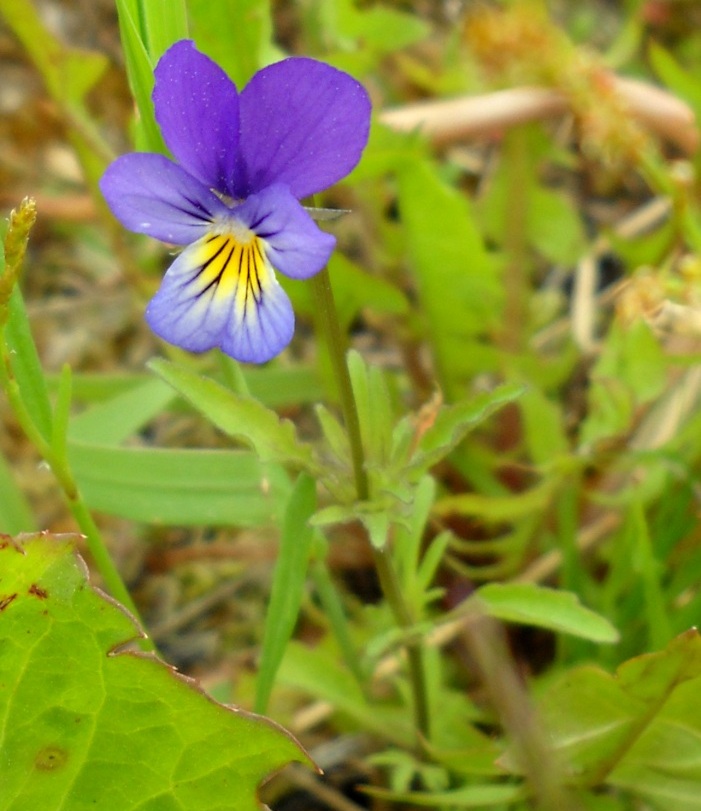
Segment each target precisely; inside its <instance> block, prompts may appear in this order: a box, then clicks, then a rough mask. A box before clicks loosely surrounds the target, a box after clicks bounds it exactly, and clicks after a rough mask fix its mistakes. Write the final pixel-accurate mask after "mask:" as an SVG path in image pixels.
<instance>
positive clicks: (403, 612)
mask: <svg viewBox="0 0 701 811" xmlns="http://www.w3.org/2000/svg"><path fill="white" fill-rule="evenodd" d="M311 286H312V295H313V297H314V304H315V312H316V315H317V324H318V329H319V331H320V332H321V333H322V334H323V337H324V340H325V342H326V346H327V347H328V350H329V355H330V358H331V366H332V368H333V372H334V376H335V378H336V383H337V386H338V393H339V396H340V400H341V408H342V410H343V417H344V420H345V423H346V430H347V431H348V441H349V444H350V448H351V460H352V464H353V475H354V478H355V489H356V492H357V495H358V500H359V501H368V500H369V498H370V484H369V481H368V475H367V471H366V469H365V452H364V450H363V441H362V436H361V433H360V420H359V418H358V409H357V406H356V402H355V396H354V395H353V386H352V384H351V379H350V373H349V371H348V365H347V363H346V355H345V350H346V346H345V339H344V336H343V335H342V334H341V329H340V327H339V323H338V315H337V312H336V304H335V302H334V298H333V290H332V289H331V279H330V277H329V272H328V269H327V268H324V269H323V270H322V271H321V272H320V273H318V274H317V275H316V276H314V277H313V278H312V279H311ZM371 548H372V551H373V558H374V562H375V567H376V570H377V574H378V577H379V580H380V585H381V587H382V591H383V593H384V595H385V599H386V600H387V603H388V605H389V607H390V609H391V611H392V613H393V615H394V618H395V621H396V622H397V625H398V626H399V627H400V628H403V629H409V628H411V627H413V625H414V624H415V623H414V620H413V617H412V615H411V611H410V609H409V607H408V605H407V603H406V601H405V600H404V595H403V594H402V590H401V587H400V584H399V578H398V576H397V572H396V569H395V568H394V565H393V563H392V559H391V557H390V555H389V552H388V550H387V548H386V547H383V548H382V549H378V548H377V547H376V546H375V545H374V544H371ZM406 647H407V660H408V665H409V681H410V684H411V690H412V695H413V699H414V723H415V726H416V729H417V731H418V733H419V734H420V735H421V736H422V737H423V738H424V739H426V740H428V738H429V732H430V723H429V720H430V716H429V711H428V699H427V691H426V679H425V676H424V663H423V651H422V647H421V642H420V641H418V642H415V643H413V642H412V643H409V644H407V646H406Z"/></svg>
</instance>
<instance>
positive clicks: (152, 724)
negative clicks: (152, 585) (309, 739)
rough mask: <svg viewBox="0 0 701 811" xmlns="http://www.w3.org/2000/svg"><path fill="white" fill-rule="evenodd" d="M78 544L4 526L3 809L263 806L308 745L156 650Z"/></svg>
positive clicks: (0, 662)
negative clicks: (224, 698) (103, 589)
mask: <svg viewBox="0 0 701 811" xmlns="http://www.w3.org/2000/svg"><path fill="white" fill-rule="evenodd" d="M137 636H138V631H137V629H136V627H135V624H134V622H133V620H132V619H131V617H130V616H129V615H128V614H127V613H126V612H125V611H123V610H122V609H121V608H120V607H119V606H117V605H116V604H115V603H114V602H112V601H111V600H109V599H108V598H106V597H105V596H104V595H102V594H100V593H99V592H98V591H96V590H95V589H93V588H92V587H91V586H90V585H89V583H88V581H87V577H86V570H85V566H84V564H83V563H82V561H80V559H78V558H77V557H76V556H75V555H74V553H73V550H72V547H71V543H70V542H69V541H68V540H66V539H65V538H64V539H61V538H56V537H55V536H54V537H52V536H49V535H46V534H44V535H39V536H33V537H31V538H27V539H25V540H24V541H22V542H16V541H12V540H11V539H10V538H9V537H7V536H0V811H37V809H42V811H57V810H58V809H62V811H82V809H94V808H101V809H110V811H132V809H134V811H136V809H139V811H157V810H158V811H170V809H172V811H185V809H187V811H205V809H206V811H238V810H239V809H242V810H243V809H246V811H252V810H253V809H258V808H260V806H259V804H258V802H257V798H256V790H257V786H258V784H259V783H260V782H261V780H263V779H264V778H265V777H266V776H267V775H268V774H270V773H271V772H272V771H273V770H275V769H278V768H280V767H281V766H283V765H284V764H285V763H287V762H289V761H290V760H305V759H306V757H305V755H304V753H303V752H302V751H301V749H300V748H299V746H298V745H297V744H296V743H295V741H294V740H293V739H292V738H291V737H290V736H288V735H287V734H286V733H285V732H283V731H282V730H281V729H279V728H278V727H276V726H274V725H273V724H272V723H270V722H269V721H267V720H266V719H263V718H260V717H257V716H253V715H249V714H247V713H244V712H241V711H238V710H233V709H230V708H227V707H224V706H222V705H220V704H217V703H215V702H214V701H212V700H211V699H209V698H208V697H207V696H206V695H205V694H204V693H203V692H201V691H200V690H199V689H198V688H197V687H196V685H195V683H194V682H193V681H191V680H189V679H186V678H184V677H183V676H181V675H179V674H178V673H176V671H175V670H174V669H173V668H170V667H168V666H167V665H165V664H164V663H163V662H162V661H160V660H159V659H157V658H156V657H155V656H153V655H151V654H144V653H140V652H136V651H134V650H125V649H124V645H125V643H127V642H128V641H130V640H133V639H134V638H135V637H137Z"/></svg>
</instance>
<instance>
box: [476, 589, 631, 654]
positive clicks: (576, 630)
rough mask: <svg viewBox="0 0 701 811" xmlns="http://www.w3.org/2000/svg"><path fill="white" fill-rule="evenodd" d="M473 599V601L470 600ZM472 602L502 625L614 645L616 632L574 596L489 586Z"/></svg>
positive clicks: (556, 592)
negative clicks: (547, 630) (552, 632)
mask: <svg viewBox="0 0 701 811" xmlns="http://www.w3.org/2000/svg"><path fill="white" fill-rule="evenodd" d="M470 599H473V598H470ZM474 599H475V600H476V601H477V602H478V604H479V606H480V608H481V609H482V610H484V611H485V613H487V614H489V615H490V616H492V617H496V618H497V619H500V620H504V621H505V622H517V623H520V624H522V625H534V626H536V627H537V628H549V629H550V630H552V631H557V632H558V633H563V634H572V635H573V636H578V637H580V638H582V639H590V640H592V641H593V642H600V643H603V642H607V643H612V642H617V641H618V639H619V634H618V631H617V630H616V629H615V628H614V627H613V625H611V623H610V622H609V621H608V620H607V619H606V618H605V617H602V616H600V615H599V614H596V613H594V612H593V611H591V610H590V609H588V608H585V607H584V606H583V605H582V604H581V603H580V602H579V597H577V595H576V594H572V593H571V592H568V591H561V590H559V589H550V588H545V587H544V586H536V585H534V584H532V583H489V584H488V585H486V586H482V587H481V588H479V589H477V591H476V592H475V594H474Z"/></svg>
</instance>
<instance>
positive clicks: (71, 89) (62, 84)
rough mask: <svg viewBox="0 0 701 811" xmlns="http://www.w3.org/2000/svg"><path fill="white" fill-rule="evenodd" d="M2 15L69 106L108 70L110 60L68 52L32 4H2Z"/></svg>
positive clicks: (10, 0) (14, 0) (20, 0)
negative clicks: (45, 24)
mask: <svg viewBox="0 0 701 811" xmlns="http://www.w3.org/2000/svg"><path fill="white" fill-rule="evenodd" d="M0 14H2V15H3V17H5V20H6V21H7V23H8V25H9V26H10V28H11V29H12V30H13V32H14V33H15V35H16V36H17V38H18V39H19V40H20V41H21V42H22V45H23V46H24V47H25V48H26V50H27V53H28V54H29V55H30V56H31V58H32V61H33V62H34V64H35V65H36V67H37V68H38V70H39V72H40V73H41V75H42V78H43V79H44V81H45V82H46V85H47V87H48V89H49V91H50V93H51V95H52V96H54V97H55V98H56V99H60V100H61V101H62V102H64V103H66V104H68V105H69V106H70V105H72V104H73V103H75V102H79V101H80V100H82V99H83V97H84V96H85V94H86V93H87V92H88V90H90V88H92V87H93V86H94V85H95V84H96V82H97V81H98V80H99V79H100V77H101V76H102V74H103V73H104V71H105V70H106V68H107V65H108V62H107V57H106V56H105V55H104V54H101V53H96V52H95V53H91V52H88V51H81V50H78V49H69V48H66V47H65V46H64V45H63V44H62V43H61V42H60V41H59V40H58V39H57V38H56V37H54V36H53V35H52V34H50V33H49V31H48V30H47V28H46V27H45V26H44V25H43V23H42V20H41V17H40V16H39V14H38V12H37V10H36V8H35V7H34V4H33V3H32V2H30V0H0Z"/></svg>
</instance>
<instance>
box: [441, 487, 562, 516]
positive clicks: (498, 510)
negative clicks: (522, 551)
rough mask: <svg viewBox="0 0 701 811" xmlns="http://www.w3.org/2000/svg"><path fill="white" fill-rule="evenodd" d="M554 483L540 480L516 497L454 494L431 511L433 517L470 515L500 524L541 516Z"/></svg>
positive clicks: (551, 496) (549, 500)
mask: <svg viewBox="0 0 701 811" xmlns="http://www.w3.org/2000/svg"><path fill="white" fill-rule="evenodd" d="M556 486H557V482H556V481H554V480H553V479H544V480H543V481H542V482H541V483H539V484H537V485H535V486H534V487H531V488H529V489H528V490H524V491H523V492H520V493H509V494H508V495H505V496H486V495H483V494H482V493H458V494H457V495H454V496H445V497H444V498H442V499H440V500H439V501H438V502H437V504H436V507H435V512H436V514H437V515H451V514H456V515H471V516H479V517H480V518H481V519H483V520H485V521H487V522H491V523H495V524H500V523H502V522H504V521H514V520H517V519H519V518H523V517H524V516H528V515H533V514H534V513H542V511H543V510H544V509H545V508H546V507H547V506H548V505H549V504H550V503H551V502H552V499H553V494H554V492H555V490H556Z"/></svg>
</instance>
